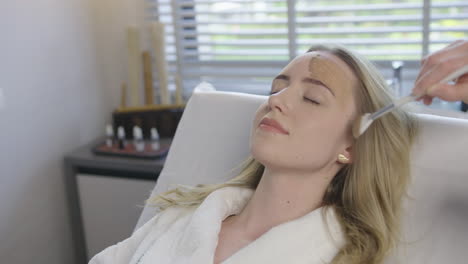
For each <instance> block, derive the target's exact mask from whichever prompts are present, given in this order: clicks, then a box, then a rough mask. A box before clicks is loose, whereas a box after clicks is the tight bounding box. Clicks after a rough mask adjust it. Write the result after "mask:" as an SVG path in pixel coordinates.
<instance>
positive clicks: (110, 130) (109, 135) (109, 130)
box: [106, 124, 114, 148]
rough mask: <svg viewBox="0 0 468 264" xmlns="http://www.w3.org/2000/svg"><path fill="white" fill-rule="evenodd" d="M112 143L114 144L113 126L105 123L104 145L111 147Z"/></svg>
mask: <svg viewBox="0 0 468 264" xmlns="http://www.w3.org/2000/svg"><path fill="white" fill-rule="evenodd" d="M112 145H114V128H113V127H112V125H110V124H107V125H106V146H107V147H109V148H112Z"/></svg>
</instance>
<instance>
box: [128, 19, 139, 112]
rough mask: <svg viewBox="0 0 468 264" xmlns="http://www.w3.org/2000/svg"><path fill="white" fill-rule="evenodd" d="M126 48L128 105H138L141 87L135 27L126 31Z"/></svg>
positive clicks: (137, 33) (137, 34)
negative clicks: (128, 89)
mask: <svg viewBox="0 0 468 264" xmlns="http://www.w3.org/2000/svg"><path fill="white" fill-rule="evenodd" d="M127 48H128V84H129V88H130V104H131V105H132V106H138V105H139V104H140V87H141V60H140V54H141V51H140V34H139V32H138V29H137V28H136V27H128V29H127Z"/></svg>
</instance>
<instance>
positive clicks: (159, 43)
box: [151, 22, 170, 104]
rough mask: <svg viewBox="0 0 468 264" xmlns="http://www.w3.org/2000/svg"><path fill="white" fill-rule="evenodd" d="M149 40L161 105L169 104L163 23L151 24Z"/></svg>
mask: <svg viewBox="0 0 468 264" xmlns="http://www.w3.org/2000/svg"><path fill="white" fill-rule="evenodd" d="M151 40H152V45H153V50H154V56H155V62H156V71H157V73H158V80H159V95H160V97H161V104H170V95H169V90H168V85H167V84H168V81H167V69H166V53H165V41H164V24H163V23H161V22H153V23H152V24H151Z"/></svg>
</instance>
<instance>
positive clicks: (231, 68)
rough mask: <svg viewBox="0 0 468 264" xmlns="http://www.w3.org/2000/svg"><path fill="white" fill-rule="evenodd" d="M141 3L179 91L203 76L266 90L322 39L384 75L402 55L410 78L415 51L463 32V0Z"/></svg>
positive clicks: (223, 86)
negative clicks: (159, 32)
mask: <svg viewBox="0 0 468 264" xmlns="http://www.w3.org/2000/svg"><path fill="white" fill-rule="evenodd" d="M146 3H147V15H148V16H147V20H146V21H148V22H151V21H160V22H162V23H164V24H165V30H166V54H167V55H166V57H167V58H168V60H169V72H170V75H171V78H172V76H174V74H175V73H176V72H178V73H179V74H180V76H182V79H183V87H184V89H185V90H186V92H187V93H191V90H190V89H192V88H193V87H194V86H195V85H196V84H198V83H199V82H200V81H202V80H206V81H209V82H211V83H213V84H214V85H215V87H216V88H217V89H219V90H236V91H244V92H250V93H258V94H267V92H268V89H269V86H270V82H271V79H272V77H273V76H275V75H276V74H277V73H278V72H279V71H280V70H281V69H282V68H283V67H284V66H285V65H286V64H287V63H288V61H290V60H291V59H292V58H294V57H295V56H297V55H299V54H302V53H304V52H305V51H306V50H307V48H308V47H309V46H310V45H312V44H316V43H327V42H334V43H340V44H343V45H345V46H347V47H349V48H351V49H353V50H355V51H358V52H360V53H362V54H364V55H366V56H367V57H368V58H369V59H371V60H372V61H374V62H375V63H376V64H377V65H378V67H379V68H380V69H381V70H382V73H383V74H384V76H386V77H390V76H391V75H392V69H391V62H392V61H394V60H401V61H404V65H405V66H404V68H403V77H404V78H405V79H406V80H411V81H413V80H414V78H415V76H416V74H417V71H418V66H419V60H420V58H421V57H422V56H423V55H425V54H427V53H428V52H432V51H435V50H438V49H440V48H442V47H444V46H446V45H447V44H449V43H451V42H453V41H454V40H456V39H461V38H467V37H468V33H467V32H468V2H467V1H444V0H432V1H430V0H360V1H344V0H341V1H339V0H315V1H313V0H307V1H306V0H297V1H292V0H291V1H285V0H264V1H257V0H255V1H254V0H250V1H247V0H231V1H216V0H183V1H180V0H174V1H170V0H146ZM170 81H173V78H172V79H170ZM411 85H412V82H409V86H411ZM407 86H408V85H407ZM170 89H171V88H170ZM408 89H409V88H408Z"/></svg>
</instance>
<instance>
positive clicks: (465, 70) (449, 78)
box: [369, 65, 468, 120]
mask: <svg viewBox="0 0 468 264" xmlns="http://www.w3.org/2000/svg"><path fill="white" fill-rule="evenodd" d="M467 73H468V65H465V66H463V67H461V68H460V69H458V70H456V71H454V72H452V73H451V74H449V75H448V76H447V77H445V78H444V79H442V80H441V81H440V82H438V84H441V83H448V82H449V81H452V80H454V79H457V78H459V77H460V76H462V75H464V74H467ZM420 97H422V96H417V95H414V94H410V95H408V96H405V97H402V98H400V99H398V100H397V101H395V102H394V103H392V104H389V105H387V106H385V107H384V108H382V109H380V110H378V111H377V112H375V113H373V114H372V115H371V116H370V117H369V118H370V119H372V120H375V119H377V118H379V117H381V116H383V115H385V114H386V113H388V112H390V111H392V110H393V109H395V108H397V107H399V106H401V105H404V104H406V103H409V102H411V101H414V100H416V99H418V98H420Z"/></svg>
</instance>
